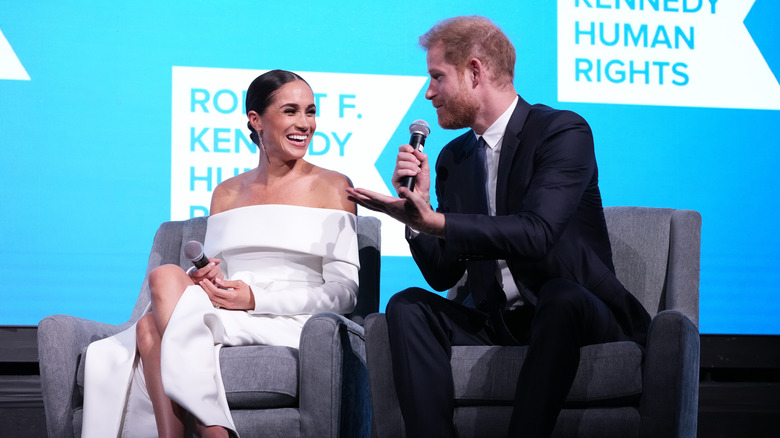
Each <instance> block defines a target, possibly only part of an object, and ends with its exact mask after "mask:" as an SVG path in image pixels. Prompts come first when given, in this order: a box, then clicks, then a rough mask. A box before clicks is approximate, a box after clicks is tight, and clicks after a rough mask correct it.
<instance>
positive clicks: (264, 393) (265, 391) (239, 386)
mask: <svg viewBox="0 0 780 438" xmlns="http://www.w3.org/2000/svg"><path fill="white" fill-rule="evenodd" d="M219 363H220V367H221V368H222V382H223V383H224V384H225V393H226V396H227V401H228V406H230V408H231V409H265V408H284V407H294V406H298V381H299V379H298V350H297V349H295V348H290V347H271V346H265V345H251V346H243V347H241V348H222V349H220V353H219Z"/></svg>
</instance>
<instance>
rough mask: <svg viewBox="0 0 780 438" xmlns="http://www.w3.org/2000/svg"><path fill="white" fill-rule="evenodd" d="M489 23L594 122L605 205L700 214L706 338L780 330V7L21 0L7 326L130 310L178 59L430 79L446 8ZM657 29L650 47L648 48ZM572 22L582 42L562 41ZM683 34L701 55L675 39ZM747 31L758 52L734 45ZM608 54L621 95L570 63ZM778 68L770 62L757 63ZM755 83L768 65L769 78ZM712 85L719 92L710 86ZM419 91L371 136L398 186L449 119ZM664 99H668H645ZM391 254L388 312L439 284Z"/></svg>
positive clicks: (0, 26) (10, 76)
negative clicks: (417, 144) (412, 140)
mask: <svg viewBox="0 0 780 438" xmlns="http://www.w3.org/2000/svg"><path fill="white" fill-rule="evenodd" d="M640 6H641V7H642V9H640ZM736 6H740V7H742V8H743V9H744V10H745V12H748V11H749V13H747V18H744V16H742V17H740V16H739V11H736V12H732V9H733V8H735V7H736ZM751 6H752V8H751ZM696 7H698V9H696ZM720 7H722V8H723V9H722V10H716V9H714V8H720ZM711 8H713V9H712V10H711ZM729 8H732V9H729ZM694 9H696V10H694ZM564 12H566V14H564ZM473 14H478V15H484V16H487V17H490V18H491V19H493V20H494V21H495V22H496V24H498V25H499V26H500V27H501V28H502V29H504V31H505V32H506V33H507V34H508V35H509V37H510V38H511V40H512V41H513V42H514V44H515V47H516V49H517V53H518V59H517V64H516V78H515V85H516V88H517V90H518V92H519V93H520V94H521V95H522V96H523V98H524V99H526V100H527V101H529V102H531V103H537V102H539V103H545V104H548V105H551V106H555V107H558V108H566V109H571V110H574V111H576V112H578V113H580V114H581V115H583V116H584V117H585V118H586V120H588V122H589V123H590V124H591V126H592V128H593V132H594V135H595V141H596V151H597V157H598V160H599V168H600V179H601V187H602V193H603V197H604V202H605V205H641V206H655V207H671V208H689V209H695V210H698V211H699V212H701V214H702V216H703V227H702V263H701V321H700V325H701V331H702V332H703V333H732V334H743V333H749V334H780V318H777V316H776V315H777V314H778V313H780V298H778V297H777V293H778V292H780V269H778V265H779V264H780V233H779V232H778V231H777V230H778V227H777V217H778V213H779V210H780V208H779V207H780V201H778V199H779V197H778V195H777V192H778V189H779V188H780V183H778V180H777V177H776V175H777V168H778V165H780V135H778V134H779V131H780V112H779V111H778V110H777V109H778V108H780V99H777V100H775V96H777V91H778V89H780V86H779V85H778V83H777V79H776V78H777V77H778V76H779V74H780V38H779V36H780V34H779V33H778V31H777V30H773V29H774V24H773V22H774V21H776V19H777V18H778V17H780V5H778V3H777V2H773V1H771V0H758V1H756V2H755V3H753V1H752V0H741V1H737V0H719V1H712V0H698V1H697V0H688V1H686V0H657V1H651V0H645V1H643V0H635V1H629V0H611V1H610V0H590V1H586V0H560V1H558V2H555V1H533V2H531V1H517V0H511V1H503V0H502V1H498V0H497V1H492V2H470V1H466V2H457V1H452V0H447V1H442V0H429V1H427V2H422V3H421V2H412V1H407V0H399V1H396V2H393V4H392V5H388V6H383V5H381V3H380V4H377V5H373V4H371V3H366V2H356V1H340V2H332V3H330V2H297V3H288V2H262V1H256V0H253V1H242V0H233V1H229V0H224V1H220V2H214V1H186V2H183V1H182V2H178V1H170V2H160V1H147V0H138V1H135V2H130V3H127V2H124V3H117V2H97V1H95V2H89V1H74V2H55V1H37V2H9V1H5V2H2V3H0V175H1V176H2V178H3V184H2V186H0V224H2V228H1V229H0V248H2V250H3V257H4V261H3V263H2V264H1V265H0V278H2V279H3V286H2V287H1V288H0V325H35V324H37V322H38V321H39V320H40V319H41V318H43V317H44V316H46V315H49V314H54V313H67V314H72V315H78V316H82V317H85V318H89V319H96V320H101V321H105V322H112V323H119V322H122V321H124V320H126V319H127V318H128V317H129V315H130V311H131V310H132V306H133V303H134V302H135V299H136V297H137V294H138V291H139V289H140V285H141V282H142V280H143V275H144V272H145V267H146V261H147V257H148V252H149V248H150V247H151V241H152V237H153V235H154V232H155V230H156V229H157V226H158V225H159V224H160V223H161V222H163V221H165V220H169V219H171V202H172V201H171V200H172V197H175V194H174V193H172V181H171V175H172V166H171V163H172V158H171V157H172V131H173V130H174V128H175V126H174V125H175V122H172V118H175V115H176V113H175V111H176V110H175V106H176V104H177V102H174V101H172V100H173V97H172V89H174V88H175V86H176V84H175V83H174V81H173V79H172V69H173V68H174V67H176V66H184V67H208V68H214V69H248V70H267V69H273V68H283V69H288V70H294V71H299V72H323V73H332V74H354V75H365V77H367V78H372V80H377V81H379V82H381V79H382V78H381V77H379V76H376V75H390V76H399V77H400V76H402V77H425V76H426V68H425V53H424V51H423V50H421V49H420V48H419V47H418V46H417V38H418V37H419V35H421V34H422V33H424V32H425V31H426V30H428V29H429V28H430V27H431V25H433V24H434V23H435V22H436V21H438V20H440V19H442V18H446V17H450V16H454V15H473ZM567 14H568V15H567ZM578 14H579V15H578ZM599 14H600V15H599ZM617 14H627V15H617ZM729 14H731V15H734V18H733V19H732V21H733V23H732V24H734V23H736V25H737V26H736V27H734V29H737V30H734V34H733V38H732V37H731V34H728V32H731V31H730V30H729V29H731V28H730V27H728V26H726V25H720V24H717V26H718V28H719V29H721V32H718V33H719V35H718V39H717V40H716V39H715V37H713V36H711V33H712V32H711V30H710V31H709V32H710V33H708V29H712V28H713V27H714V26H715V24H713V23H712V22H710V21H707V20H712V19H714V18H718V19H723V20H726V19H727V18H728V16H729ZM665 17H671V18H669V19H668V23H671V24H664V23H665V22H664V20H666V18H665ZM743 18H744V20H743ZM685 20H688V24H680V23H681V22H685ZM590 23H595V24H596V26H595V28H594V29H595V30H594V31H593V32H592V33H591V32H590V30H589V29H590V28H589V27H587V25H589V24H590ZM599 23H607V24H608V25H607V26H606V29H607V31H603V32H602V31H600V27H599V26H598V24H599ZM615 23H619V26H618V27H617V28H615V29H616V30H612V29H613V27H612V26H613V24H615ZM643 25H644V26H646V27H645V28H644V29H645V31H644V32H645V35H646V38H647V39H648V40H647V42H643V41H641V40H636V39H635V40H634V41H631V40H630V36H631V35H635V34H641V32H642V30H641V29H643V28H642V26H643ZM572 26H575V27H574V29H575V32H579V36H578V38H579V43H577V44H575V43H574V42H573V40H572V39H571V36H570V34H569V33H566V32H564V31H567V32H571V30H572ZM577 26H579V27H577ZM664 26H665V27H664ZM675 26H676V27H675ZM661 27H664V30H661V31H659V30H658V29H659V28H661ZM576 29H579V31H577V30H576ZM583 29H584V30H583ZM627 29H628V30H627ZM675 29H676V30H677V31H680V32H683V33H684V35H685V36H688V37H691V38H692V37H695V38H696V39H695V43H690V44H689V43H686V41H685V40H682V42H680V41H679V39H678V41H677V42H676V43H675V38H674V35H676V34H675ZM745 29H747V31H746V32H744V33H740V32H742V31H745ZM629 31H630V33H629ZM615 32H617V33H615ZM597 33H598V34H597ZM724 33H726V35H725V36H724V35H723V34H724ZM618 35H620V36H621V41H620V42H619V43H618V44H617V46H615V45H612V46H610V44H608V43H610V42H611V41H612V40H613V39H614V38H613V37H617V36H618ZM665 35H666V36H668V38H665ZM745 35H748V38H747V41H748V43H749V47H747V48H744V47H743V48H737V49H735V50H731V51H730V50H727V46H728V45H729V44H731V43H733V44H734V45H740V44H742V45H744V44H745V41H746V39H745ZM590 38H593V41H595V42H594V43H593V44H586V42H587V41H588V40H589V39H590ZM708 38H709V39H708ZM624 40H627V41H624ZM718 45H722V47H723V50H718V49H719V47H721V46H718ZM586 46H587V47H586ZM597 46H598V47H597ZM616 47H617V48H616ZM613 49H614V50H613ZM617 49H620V50H617ZM748 49H750V50H748ZM610 50H613V51H610ZM751 50H752V52H751ZM712 53H717V54H719V55H718V56H717V57H716V58H715V59H712V58H713V55H712ZM732 53H747V54H754V53H758V54H759V56H758V57H755V56H754V57H753V58H751V60H750V61H745V60H742V59H736V58H734V57H732V55H731V54H732ZM648 54H650V55H648ZM648 56H649V57H648ZM734 56H735V55H734ZM746 56H747V55H746ZM605 57H609V58H605ZM642 57H644V58H642ZM639 58H641V59H651V61H652V62H653V63H651V64H650V65H651V67H649V69H648V70H647V71H646V73H641V72H640V73H638V75H639V76H637V77H636V78H635V79H636V81H629V80H628V79H625V80H623V81H621V80H619V75H618V72H619V71H621V70H620V69H619V68H618V67H620V66H621V65H622V66H623V67H624V71H625V69H628V68H631V67H629V63H628V60H629V59H631V60H635V59H639ZM704 58H708V59H709V61H705V60H704ZM597 59H604V60H605V61H607V60H609V59H613V60H617V61H619V62H617V63H612V70H611V71H608V70H607V69H606V67H604V70H602V72H603V76H602V77H603V78H604V79H603V83H598V81H597V80H595V77H596V76H595V70H594V71H593V72H592V73H593V74H594V76H592V77H591V79H590V81H589V80H588V78H587V77H585V76H584V75H583V74H581V75H579V76H577V75H576V74H575V71H573V70H567V69H568V68H569V67H568V66H569V63H570V62H571V61H572V60H580V61H582V60H590V61H593V62H594V65H595V60H597ZM758 59H760V61H761V62H764V64H762V65H761V67H762V68H754V67H752V66H750V65H748V66H747V67H750V68H747V67H746V68H745V70H744V71H743V70H738V68H739V67H741V66H745V65H746V64H747V63H748V62H753V63H757V62H758V61H757V60H758ZM681 63H682V64H684V65H685V67H684V68H683V69H682V70H680V69H678V70H677V71H678V72H679V71H683V72H684V73H685V77H687V78H688V79H687V81H688V82H687V84H683V85H680V84H673V83H672V80H673V79H675V78H676V79H678V80H679V79H681V78H682V77H683V76H680V75H677V76H675V75H673V74H672V71H673V70H671V68H672V65H674V64H678V65H679V64H681ZM578 65H580V66H581V65H582V64H581V63H580V64H578ZM664 66H666V67H668V69H666V70H663V68H664ZM713 66H715V67H713ZM575 67H576V66H575ZM602 67H603V65H602ZM637 68H639V69H640V70H641V68H640V67H637ZM745 71H747V72H748V73H749V72H753V71H764V72H770V73H769V75H768V76H767V75H765V76H764V77H763V78H762V79H760V80H759V79H755V78H752V77H747V76H745V75H746V74H748V73H745ZM663 72H665V73H666V76H665V79H663V78H659V77H658V76H659V74H661V73H663ZM721 73H722V74H724V75H726V74H727V73H728V74H730V76H727V77H725V79H721V78H720V76H718V75H719V74H721ZM751 74H752V73H751ZM767 77H768V78H771V80H768V81H767V80H766V79H767ZM713 78H715V79H717V80H715V79H713ZM708 81H709V82H711V83H714V84H716V85H717V86H713V85H709V88H707V87H705V86H704V85H702V86H701V87H700V88H696V87H698V86H699V85H701V84H705V85H706V83H708ZM643 82H644V85H643ZM648 82H650V83H649V84H648ZM678 82H679V81H678ZM421 83H423V84H424V85H422V86H421V87H419V89H414V90H412V89H410V90H407V92H409V93H411V95H410V96H411V97H410V102H411V103H410V104H408V105H407V106H408V108H392V109H388V111H395V113H397V114H398V117H400V120H393V121H392V123H393V126H391V127H390V128H391V129H390V131H389V132H391V135H388V136H386V137H385V138H377V140H376V143H377V144H372V145H371V146H370V147H372V148H375V149H376V155H377V159H376V161H375V163H374V166H375V168H376V172H378V174H379V175H381V177H382V179H383V180H384V183H385V184H389V181H388V180H389V177H390V175H391V174H392V169H393V163H394V158H395V152H396V151H397V147H398V145H400V144H403V143H406V142H408V139H409V134H408V131H407V128H408V126H409V123H410V122H411V121H412V120H414V119H418V118H422V119H426V120H428V121H429V122H430V123H431V125H435V120H436V117H435V113H434V112H433V111H432V108H431V106H430V103H429V102H428V101H426V100H425V98H424V95H423V94H424V90H425V87H427V82H425V81H424V78H423V79H422V82H421ZM246 84H248V82H246ZM588 87H591V88H592V87H597V88H595V89H589V88H588ZM598 87H602V88H598ZM643 87H644V88H643ZM652 87H656V88H655V89H658V90H660V91H658V92H655V91H653V92H651V93H649V94H648V93H645V94H643V93H644V92H645V91H647V90H651V91H652V90H653V88H652ZM745 87H747V88H745ZM751 87H752V88H751ZM314 88H315V92H317V89H316V88H317V87H316V86H315V87H314ZM732 88H733V90H735V91H734V92H732V91H730V90H732ZM746 90H747V91H746ZM689 91H690V93H689ZM634 92H636V94H632V93H634ZM666 92H668V93H669V94H668V97H666V96H667V94H664V93H666ZM415 93H416V94H415ZM753 95H755V96H753ZM593 96H596V97H593ZM659 96H660V98H659ZM721 96H722V99H721ZM745 96H747V97H750V98H746V99H741V97H745ZM751 96H752V97H751ZM753 97H755V99H753ZM621 99H622V100H621ZM659 99H660V100H659ZM751 99H752V100H751ZM172 108H174V109H173V110H172ZM172 111H173V116H172ZM377 111H378V110H377ZM374 115H375V116H379V115H381V114H380V113H379V112H375V113H374ZM390 119H391V117H390V116H388V120H390ZM235 128H243V124H241V123H238V124H236V125H235ZM318 128H319V130H320V131H323V130H325V131H327V129H328V126H326V125H325V121H324V120H323V121H321V122H320V123H319V126H318ZM355 129H356V130H357V129H358V128H355ZM356 132H357V131H356ZM456 134H458V132H451V131H444V130H441V129H440V128H438V126H434V129H433V130H432V133H431V135H430V137H429V139H428V141H427V143H426V152H428V153H429V154H430V155H432V156H435V155H436V154H437V153H438V151H439V150H440V148H441V147H442V146H443V145H444V144H445V143H446V142H447V141H448V140H449V139H451V138H453V137H454V136H455V135H456ZM366 147H369V146H366ZM349 158H350V155H349V154H346V156H345V159H349ZM340 170H343V171H344V172H345V173H349V168H348V167H347V168H345V169H340ZM374 188H376V187H374ZM383 239H385V240H387V239H402V236H400V235H398V236H383ZM382 263H383V264H382V268H383V272H382V278H381V280H382V290H381V297H382V303H383V304H382V306H384V303H386V301H387V299H388V298H389V297H390V296H391V295H392V294H393V293H394V292H397V291H398V290H401V289H403V288H405V287H407V286H412V285H416V286H421V285H424V281H423V280H422V278H421V276H420V275H419V274H418V273H417V270H416V268H415V267H414V264H413V262H412V261H411V259H410V258H409V257H406V256H404V255H403V254H399V255H386V256H385V257H384V258H383V261H382Z"/></svg>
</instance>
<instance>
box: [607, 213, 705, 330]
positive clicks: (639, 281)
mask: <svg viewBox="0 0 780 438" xmlns="http://www.w3.org/2000/svg"><path fill="white" fill-rule="evenodd" d="M604 216H605V218H606V221H607V229H608V231H609V239H610V243H611V244H612V260H613V262H614V264H615V272H616V274H617V277H618V279H619V280H620V281H621V283H623V285H624V286H625V287H626V289H628V290H629V291H630V292H631V293H632V294H634V296H636V297H637V299H638V300H639V301H640V302H641V303H642V304H643V305H644V306H645V309H647V311H648V312H649V313H650V316H655V314H656V313H658V312H661V311H663V310H670V309H675V310H679V311H680V312H682V314H684V315H685V316H687V317H688V319H690V320H691V321H692V322H693V323H694V324H695V325H696V326H697V327H698V325H699V267H700V249H701V215H700V214H699V213H698V212H696V211H693V210H675V209H670V208H651V207H605V208H604Z"/></svg>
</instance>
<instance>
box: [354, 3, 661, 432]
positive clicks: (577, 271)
mask: <svg viewBox="0 0 780 438" xmlns="http://www.w3.org/2000/svg"><path fill="white" fill-rule="evenodd" d="M420 44H421V45H422V46H423V47H424V48H425V49H426V50H427V52H428V53H427V64H428V73H429V74H430V78H431V81H430V85H429V87H428V90H427V91H426V93H425V97H426V98H427V99H429V100H431V101H432V103H433V106H434V107H436V112H437V116H438V119H439V124H440V125H441V126H442V127H443V128H446V129H459V128H464V127H468V128H471V131H469V132H467V133H465V134H463V135H461V136H460V137H458V138H456V139H455V140H453V141H451V142H450V143H449V144H448V145H447V146H446V147H445V148H444V149H443V150H442V151H441V154H440V155H439V157H438V160H437V162H436V195H437V199H438V208H437V210H436V211H434V210H432V209H431V208H430V205H429V202H428V200H429V190H430V177H429V167H428V160H427V157H426V155H425V154H424V153H422V152H419V151H415V150H413V149H412V148H411V146H409V145H404V146H401V147H400V150H399V154H398V158H397V161H396V168H395V171H394V174H393V184H394V185H395V187H396V191H397V193H398V195H399V198H395V197H391V196H384V195H381V194H378V193H374V192H370V191H368V190H365V189H359V188H358V189H349V190H348V192H349V196H350V197H351V198H352V199H353V200H355V201H357V202H358V203H359V204H361V205H363V206H365V207H368V208H371V209H374V210H377V211H382V212H385V213H387V214H388V215H390V216H391V217H394V218H396V219H397V220H399V221H401V222H403V223H405V224H406V225H407V239H408V241H409V245H410V248H411V252H412V255H413V256H414V259H415V261H416V262H417V264H418V266H419V267H420V270H421V271H422V273H423V275H424V277H425V279H426V280H427V281H428V283H429V284H430V286H431V287H433V288H434V289H436V290H439V291H443V290H447V289H451V292H452V294H453V295H454V299H452V300H449V299H445V298H442V297H441V296H439V295H437V294H434V293H431V292H428V291H425V290H423V289H419V288H410V289H407V290H405V291H402V292H399V293H397V294H395V295H394V296H393V297H392V298H391V300H390V302H389V303H388V305H387V309H386V313H387V324H388V334H389V340H390V349H391V354H392V362H393V363H392V365H393V373H394V379H395V382H396V389H397V393H398V397H399V402H400V405H401V412H402V414H403V417H404V422H405V424H406V431H407V435H408V436H411V437H442V436H444V437H446V436H456V431H455V428H454V425H453V413H454V409H455V407H454V399H453V382H452V372H451V368H450V361H449V359H450V348H451V347H452V346H453V345H518V344H520V345H528V346H529V349H528V353H527V356H526V360H525V362H524V364H523V366H522V369H521V370H518V376H519V377H518V382H517V387H516V393H515V402H514V409H513V414H512V418H511V421H510V430H509V436H519V435H522V436H524V437H536V436H549V435H550V434H551V433H552V431H553V428H554V427H555V422H556V419H557V416H558V413H559V412H560V410H561V408H562V406H563V403H564V401H565V399H566V396H567V394H568V391H569V388H570V386H571V384H572V382H573V380H574V377H575V374H576V372H577V367H578V364H579V354H580V347H582V346H584V345H589V344H594V343H601V342H610V341H618V340H633V341H636V342H639V343H643V342H644V339H645V335H646V332H647V328H648V324H649V321H650V317H649V315H648V314H647V312H646V311H645V310H644V308H643V307H642V305H641V304H640V303H639V302H638V301H637V300H636V299H635V298H634V297H633V296H632V295H631V294H630V293H629V292H628V291H626V290H625V288H624V287H623V286H622V285H621V284H620V282H619V281H618V280H617V279H616V277H615V274H614V267H613V265H612V254H611V248H610V243H609V237H608V235H607V229H606V223H605V220H604V214H603V210H602V204H601V195H600V192H599V187H598V171H597V167H596V158H595V154H594V150H593V136H592V133H591V131H590V127H589V126H588V124H587V123H586V122H585V120H583V119H582V118H581V117H580V116H578V115H577V114H575V113H572V112H569V111H559V110H555V109H552V108H550V107H547V106H544V105H529V104H528V103H526V102H525V101H524V100H523V99H522V98H520V96H519V95H518V94H517V93H516V92H515V90H514V85H513V79H514V64H515V51H514V47H513V46H512V44H511V42H510V41H509V40H508V38H507V37H506V35H505V34H504V33H503V32H502V31H501V30H500V29H499V28H497V27H496V26H495V25H493V24H492V23H491V22H490V21H489V20H487V19H485V18H482V17H457V18H453V19H449V20H444V21H442V22H440V23H438V24H437V25H436V26H434V27H433V28H432V29H431V30H430V31H429V32H428V33H426V34H425V35H423V36H422V37H421V38H420ZM408 176H414V177H415V178H416V183H415V186H414V190H413V191H412V190H408V189H406V188H404V187H403V186H402V185H401V184H400V181H401V179H402V178H404V177H408Z"/></svg>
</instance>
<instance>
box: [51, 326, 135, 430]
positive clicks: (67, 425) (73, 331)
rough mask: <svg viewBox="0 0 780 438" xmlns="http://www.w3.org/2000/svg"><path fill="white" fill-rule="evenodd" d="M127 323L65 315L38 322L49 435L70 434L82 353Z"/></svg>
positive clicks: (79, 397) (76, 403)
mask: <svg viewBox="0 0 780 438" xmlns="http://www.w3.org/2000/svg"><path fill="white" fill-rule="evenodd" d="M129 324H130V323H125V324H122V325H111V324H105V323H101V322H96V321H90V320H86V319H82V318H77V317H74V316H68V315H53V316H48V317H46V318H44V319H43V320H41V322H40V323H39V324H38V359H39V363H40V371H41V389H42V394H43V399H44V406H45V410H46V427H47V430H48V434H49V437H52V438H58V437H73V435H74V433H75V432H74V430H73V409H74V407H75V406H76V405H80V402H79V400H80V399H81V397H82V395H81V393H80V392H79V390H78V388H77V385H76V375H77V371H78V368H79V365H80V363H81V361H82V360H83V358H82V357H81V356H82V354H83V353H84V351H85V350H86V348H87V346H88V345H89V344H90V343H92V342H93V341H97V340H98V339H103V338H105V337H108V336H111V335H114V334H116V333H118V332H120V331H121V330H123V329H124V328H126V327H127V326H129Z"/></svg>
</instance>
